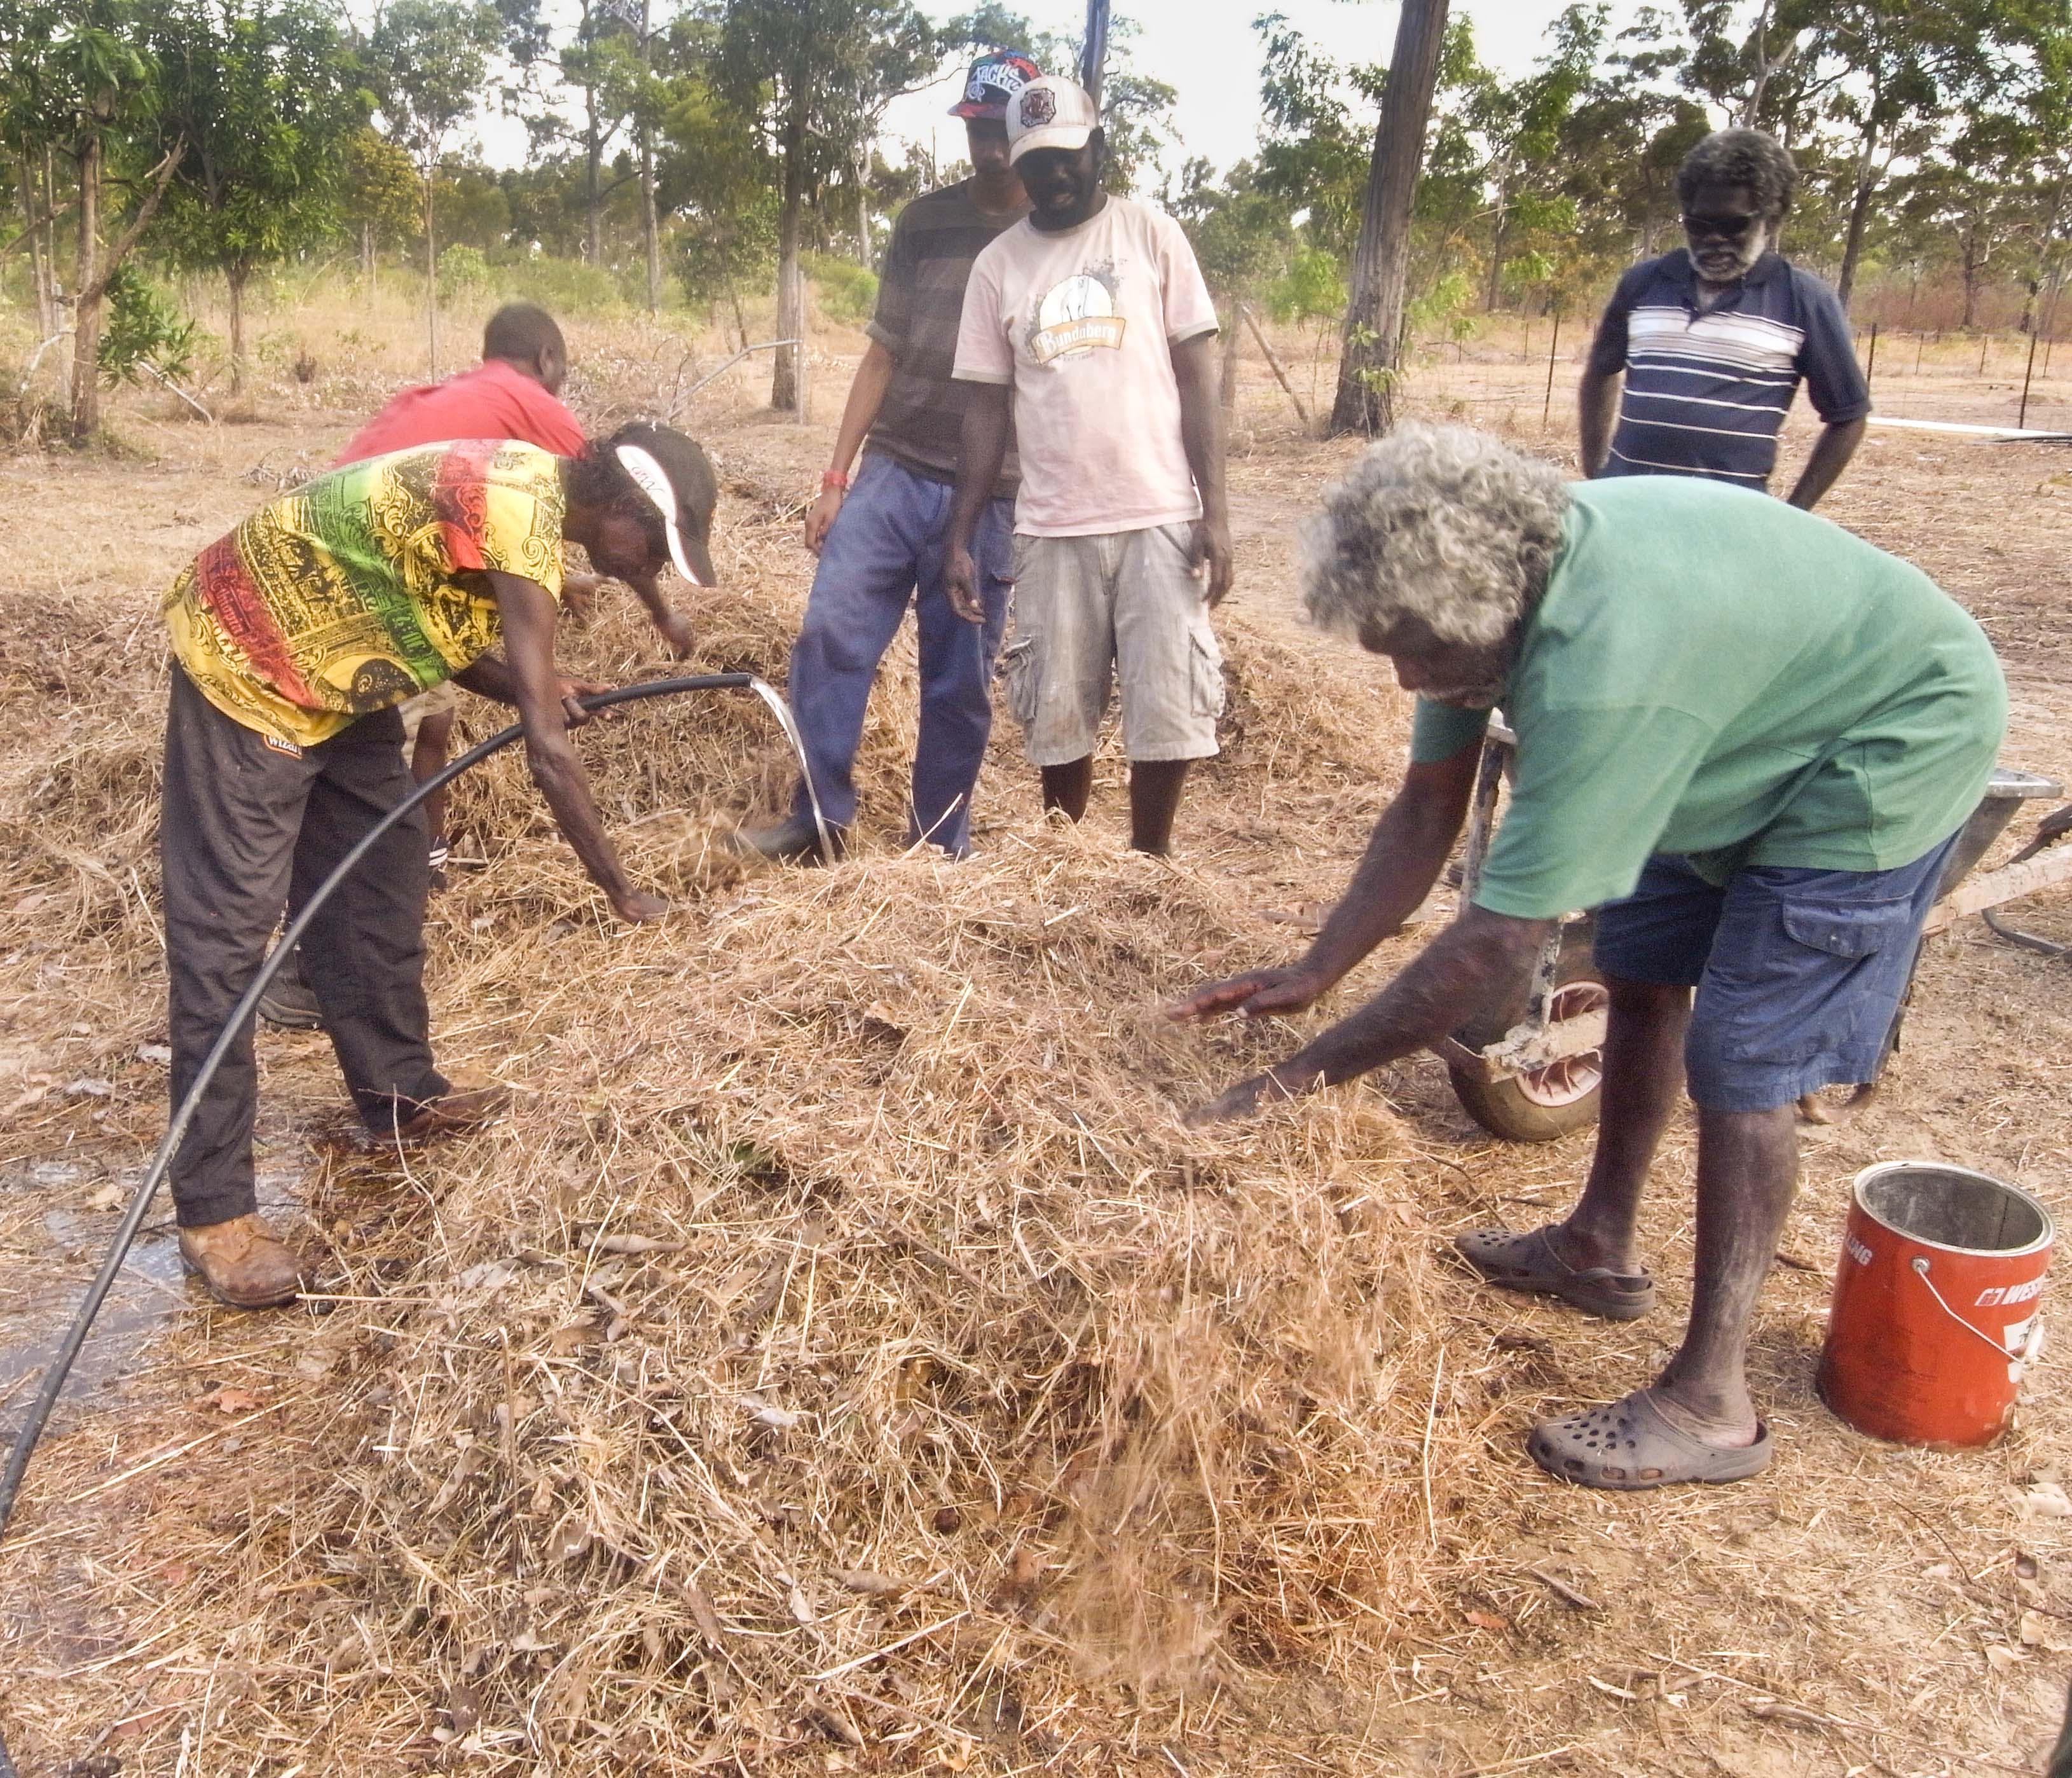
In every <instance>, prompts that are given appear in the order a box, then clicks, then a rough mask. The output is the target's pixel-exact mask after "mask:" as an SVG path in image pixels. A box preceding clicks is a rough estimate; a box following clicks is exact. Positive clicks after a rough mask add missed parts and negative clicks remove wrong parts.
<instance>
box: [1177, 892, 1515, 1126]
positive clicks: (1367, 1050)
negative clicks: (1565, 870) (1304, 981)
mask: <svg viewBox="0 0 2072 1778" xmlns="http://www.w3.org/2000/svg"><path fill="white" fill-rule="evenodd" d="M1553 929H1554V922H1553V921H1552V920H1513V919H1512V918H1511V916H1509V915H1507V914H1493V913H1490V912H1489V911H1488V910H1487V909H1486V908H1474V907H1470V908H1469V909H1468V910H1467V912H1466V913H1464V914H1462V915H1461V917H1460V918H1459V919H1458V920H1455V921H1454V922H1453V924H1452V925H1450V926H1449V927H1448V928H1446V929H1445V932H1441V934H1440V935H1439V936H1438V937H1437V938H1436V939H1434V940H1433V941H1432V943H1431V944H1429V945H1426V946H1425V948H1424V949H1423V950H1422V951H1421V952H1420V953H1418V955H1417V956H1416V957H1415V958H1414V959H1412V961H1411V963H1410V965H1409V966H1408V968H1406V969H1404V972H1403V973H1402V974H1400V975H1399V976H1398V977H1396V979H1395V980H1394V981H1393V982H1390V983H1389V985H1388V986H1387V987H1386V988H1384V989H1383V990H1382V991H1381V992H1380V993H1379V994H1377V995H1375V998H1373V999H1371V1000H1370V1001H1369V1002H1367V1004H1366V1005H1365V1006H1363V1007H1361V1008H1360V1010H1359V1011H1358V1012H1356V1013H1355V1014H1354V1015H1352V1016H1351V1017H1350V1019H1341V1020H1340V1021H1339V1022H1338V1023H1337V1024H1335V1025H1334V1026H1332V1027H1331V1028H1330V1030H1329V1031H1326V1032H1324V1033H1323V1034H1322V1035H1321V1036H1319V1037H1318V1038H1317V1039H1315V1040H1314V1041H1313V1042H1311V1043H1306V1044H1305V1045H1304V1046H1303V1047H1301V1049H1299V1050H1297V1052H1295V1053H1294V1054H1293V1056H1289V1058H1288V1060H1286V1061H1285V1062H1281V1063H1279V1064H1276V1065H1275V1066H1274V1067H1272V1068H1268V1070H1267V1071H1266V1072H1264V1074H1255V1075H1252V1076H1250V1077H1249V1078H1248V1079H1246V1080H1240V1081H1239V1082H1238V1083H1237V1084H1236V1085H1235V1086H1234V1087H1231V1089H1228V1090H1227V1092H1225V1093H1222V1094H1221V1095H1219V1097H1216V1098H1214V1099H1212V1100H1211V1101H1209V1102H1208V1104H1207V1105H1199V1106H1197V1107H1196V1108H1195V1109H1194V1110H1192V1111H1190V1112H1189V1113H1187V1122H1189V1123H1190V1124H1209V1123H1219V1122H1222V1121H1223V1120H1224V1119H1225V1118H1228V1117H1246V1116H1248V1115H1249V1114H1250V1113H1252V1112H1254V1111H1256V1110H1257V1109H1258V1108H1259V1107H1260V1105H1261V1104H1262V1103H1264V1104H1271V1103H1272V1101H1274V1100H1276V1099H1292V1098H1294V1097H1297V1095H1298V1094H1301V1093H1313V1092H1314V1091H1316V1090H1317V1089H1318V1088H1320V1087H1327V1086H1336V1085H1337V1084H1338V1083H1339V1082H1340V1081H1342V1080H1351V1079H1352V1078H1353V1077H1354V1076H1355V1075H1360V1074H1365V1073H1366V1072H1367V1071H1368V1070H1369V1069H1371V1068H1379V1067H1380V1066H1381V1065H1382V1064H1383V1063H1384V1062H1393V1061H1396V1060H1398V1059H1399V1058H1400V1057H1402V1056H1408V1055H1411V1054H1412V1053H1414V1052H1416V1051H1418V1050H1420V1049H1424V1048H1425V1047H1428V1046H1429V1045H1430V1044H1433V1043H1437V1042H1438V1040H1439V1039H1441V1038H1442V1037H1445V1036H1446V1035H1448V1034H1449V1033H1450V1032H1452V1031H1454V1030H1456V1029H1457V1028H1458V1027H1460V1026H1461V1024H1462V1023H1465V1022H1466V1020H1468V1019H1472V1018H1473V1017H1474V1015H1476V1014H1477V1013H1478V1012H1480V1011H1481V1010H1482V1008H1483V1007H1485V1006H1487V1005H1488V1004H1489V1003H1490V1002H1491V1001H1492V1000H1494V998H1496V997H1497V996H1498V994H1501V993H1503V991H1504V990H1505V988H1506V987H1507V986H1510V985H1511V984H1513V983H1515V982H1517V980H1518V979H1519V976H1520V975H1521V974H1522V973H1523V972H1524V971H1525V970H1527V969H1530V968H1531V966H1532V960H1533V958H1534V957H1536V956H1538V955H1539V953H1540V946H1541V945H1544V943H1545V942H1546V940H1547V935H1548V933H1549V932H1552V931H1553Z"/></svg>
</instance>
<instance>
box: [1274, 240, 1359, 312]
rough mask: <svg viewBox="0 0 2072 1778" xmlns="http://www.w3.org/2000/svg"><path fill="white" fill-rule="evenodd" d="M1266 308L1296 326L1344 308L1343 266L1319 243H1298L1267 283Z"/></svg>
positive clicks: (1344, 285)
mask: <svg viewBox="0 0 2072 1778" xmlns="http://www.w3.org/2000/svg"><path fill="white" fill-rule="evenodd" d="M1265 303H1266V307H1267V312H1268V314H1270V315H1272V317H1273V319H1275V320H1276V321H1280V322H1283V323H1286V322H1291V321H1292V322H1293V323H1296V324H1297V325H1298V326H1301V325H1306V324H1307V323H1310V322H1313V321H1327V320H1336V319H1338V317H1339V316H1340V315H1343V314H1344V313H1345V312H1346V277H1345V267H1344V265H1342V264H1341V263H1340V261H1339V260H1338V257H1337V256H1336V255H1335V254H1333V253H1328V252H1326V250H1325V249H1323V248H1322V247H1298V248H1297V249H1296V251H1295V253H1294V257H1293V258H1291V259H1290V260H1289V262H1288V269H1287V270H1285V272H1283V273H1282V274H1281V276H1280V277H1279V278H1276V279H1275V280H1274V281H1273V282H1272V283H1271V284H1270V285H1268V286H1267V290H1266V295H1265Z"/></svg>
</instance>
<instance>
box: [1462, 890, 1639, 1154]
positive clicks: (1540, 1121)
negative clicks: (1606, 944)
mask: <svg viewBox="0 0 2072 1778" xmlns="http://www.w3.org/2000/svg"><path fill="white" fill-rule="evenodd" d="M1554 982H1555V990H1554V997H1553V999H1552V1002H1551V1003H1550V1005H1549V1006H1548V1012H1549V1014H1550V1015H1552V1018H1553V1019H1557V1020H1558V1019H1572V1018H1574V1017H1576V1016H1577V1015H1580V1014H1582V1013H1586V1012H1595V1011H1597V1010H1600V1009H1601V1008H1602V1007H1603V1006H1605V1004H1606V1003H1607V1002H1608V1001H1609V998H1610V997H1609V995H1608V994H1606V993H1605V985H1604V982H1602V981H1601V979H1600V978H1599V977H1598V974H1597V965H1596V962H1595V961H1594V960H1593V958H1592V957H1591V955H1590V923H1589V921H1587V920H1585V921H1582V922H1579V923H1578V924H1575V925H1572V926H1571V927H1569V928H1568V929H1567V930H1566V931H1565V932H1564V934H1563V936H1562V942H1561V957H1560V962H1559V963H1558V964H1557V965H1556V968H1555V972H1554ZM1523 1015H1524V1007H1523V1004H1522V1001H1521V1003H1520V1004H1519V1005H1518V1006H1511V1007H1507V1008H1502V1009H1499V1010H1498V1011H1496V1012H1494V1013H1490V1014H1486V1015H1483V1017H1482V1018H1481V1019H1478V1020H1476V1021H1474V1023H1471V1024H1469V1025H1466V1026H1463V1027H1461V1030H1460V1031H1457V1032H1456V1033H1455V1034H1454V1035H1455V1036H1456V1037H1457V1038H1458V1039H1459V1040H1460V1041H1461V1043H1465V1044H1466V1045H1467V1047H1469V1048H1470V1049H1481V1048H1483V1047H1485V1046H1486V1045H1488V1044H1490V1043H1495V1042H1497V1041H1498V1039H1501V1038H1502V1037H1503V1035H1504V1033H1505V1032H1507V1031H1509V1030H1510V1029H1511V1027H1512V1026H1513V1025H1515V1024H1516V1023H1517V1022H1518V1021H1519V1019H1520V1018H1522V1017H1523ZM1446 1072H1447V1074H1448V1076H1449V1077H1450V1078H1451V1079H1452V1081H1453V1096H1454V1097H1456V1098H1457V1099H1458V1100H1459V1101H1461V1109H1462V1110H1464V1111H1465V1112H1466V1113H1467V1114H1468V1115H1469V1116H1470V1117H1472V1118H1474V1121H1475V1122H1477V1123H1478V1124H1480V1125H1481V1126H1482V1128H1483V1129H1485V1130H1487V1131H1488V1132H1489V1133H1490V1134H1491V1135H1492V1136H1500V1137H1502V1138H1503V1140H1504V1141H1506V1142H1552V1141H1554V1140H1555V1139H1556V1138H1558V1137H1562V1136H1566V1135H1568V1134H1570V1133H1571V1132H1572V1131H1575V1130H1587V1129H1589V1127H1590V1126H1591V1125H1593V1124H1594V1123H1595V1122H1597V1097H1598V1093H1599V1091H1600V1089H1601V1087H1602V1085H1603V1084H1604V1058H1603V1056H1602V1054H1601V1052H1598V1051H1597V1050H1585V1051H1584V1052H1582V1054H1581V1055H1580V1056H1563V1057H1562V1058H1561V1059H1560V1060H1559V1061H1557V1062H1551V1063H1549V1064H1548V1065H1547V1066H1546V1067H1545V1068H1540V1069H1536V1070H1535V1071H1534V1072H1532V1073H1530V1074H1520V1075H1513V1076H1510V1077H1509V1078H1507V1079H1505V1080H1482V1079H1479V1078H1478V1076H1475V1075H1473V1074H1471V1073H1470V1072H1468V1071H1467V1070H1466V1068H1457V1067H1454V1066H1453V1065H1452V1064H1448V1066H1447V1069H1446Z"/></svg>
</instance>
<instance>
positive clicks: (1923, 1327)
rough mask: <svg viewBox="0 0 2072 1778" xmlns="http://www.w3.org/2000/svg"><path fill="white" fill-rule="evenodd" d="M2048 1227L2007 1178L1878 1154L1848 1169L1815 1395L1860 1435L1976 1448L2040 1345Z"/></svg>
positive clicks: (2004, 1419)
mask: <svg viewBox="0 0 2072 1778" xmlns="http://www.w3.org/2000/svg"><path fill="white" fill-rule="evenodd" d="M2055 1233H2056V1230H2055V1229H2054V1228H2053V1225H2052V1223H2051V1220H2050V1212H2049V1211H2048V1210H2046V1209H2045V1208H2043V1206H2042V1205H2041V1204H2039V1203H2038V1202H2037V1200H2035V1199H2034V1198H2033V1197H2031V1196H2029V1193H2027V1192H2025V1191H2023V1190H2021V1187H2018V1186H2012V1185H2009V1184H2008V1183H2006V1182H2005V1181H2004V1180H2001V1179H1994V1178H1993V1177H1992V1175H1990V1174H1986V1173H1975V1172H1973V1171H1971V1169H1970V1168H1968V1167H1942V1166H1940V1165H1938V1164H1936V1163H1932V1162H1927V1161H1888V1162H1886V1163H1884V1164H1883V1165H1882V1166H1879V1167H1866V1168H1864V1171H1862V1172H1860V1173H1859V1174H1858V1175H1856V1192H1855V1202H1854V1203H1853V1204H1851V1206H1850V1208H1849V1221H1848V1229H1847V1231H1846V1232H1845V1233H1844V1235H1843V1237H1842V1260H1841V1266H1840V1271H1839V1272H1838V1273H1837V1274H1836V1279H1835V1301H1834V1306H1833V1307H1832V1309H1831V1311H1829V1314H1828V1317H1827V1344H1826V1346H1825V1347H1824V1348H1823V1350H1822V1352H1821V1354H1820V1373H1819V1388H1820V1398H1821V1399H1822V1400H1823V1401H1825V1402H1826V1403H1827V1406H1829V1407H1831V1408H1832V1409H1833V1410H1835V1412H1836V1414H1840V1416H1841V1417H1842V1418H1844V1420H1846V1421H1848V1422H1849V1424H1850V1425H1851V1426H1854V1427H1856V1430H1858V1431H1860V1432H1868V1433H1869V1434H1871V1435H1872V1436H1873V1438H1890V1439H1893V1440H1895V1441H1896V1442H1897V1443H1901V1444H1908V1445H1987V1444H1991V1443H1992V1442H1993V1440H1994V1439H1996V1438H1998V1437H1999V1436H2000V1434H2001V1433H2002V1432H2004V1431H2005V1430H2007V1423H2008V1418H2009V1417H2010V1416H2011V1415H2012V1414H2013V1412H2014V1404H2015V1396H2016V1392H2017V1391H2018V1390H2019V1389H2020V1388H2021V1379H2022V1373H2023V1371H2024V1370H2025V1368H2026V1367H2027V1366H2028V1365H2029V1364H2032V1363H2033V1362H2034V1361H2035V1359H2036V1356H2037V1353H2038V1352H2040V1351H2041V1348H2042V1340H2043V1322H2042V1319H2041V1315H2039V1314H2038V1313H2037V1307H2038V1301H2039V1299H2041V1296H2042V1294H2043V1280H2044V1274H2045V1272H2046V1271H2047V1270H2049V1265H2050V1244H2051V1241H2052V1240H2053V1237H2054V1236H2055Z"/></svg>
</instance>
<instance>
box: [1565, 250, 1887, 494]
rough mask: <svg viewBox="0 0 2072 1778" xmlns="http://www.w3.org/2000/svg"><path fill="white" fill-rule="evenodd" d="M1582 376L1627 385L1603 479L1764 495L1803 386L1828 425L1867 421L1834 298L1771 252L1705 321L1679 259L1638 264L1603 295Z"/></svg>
mask: <svg viewBox="0 0 2072 1778" xmlns="http://www.w3.org/2000/svg"><path fill="white" fill-rule="evenodd" d="M1590 368H1591V370H1592V371H1593V372H1595V373H1596V374H1597V375H1598V376H1600V377H1615V376H1618V375H1619V374H1620V373H1621V372H1624V374H1625V377H1626V387H1625V389H1624V391H1623V393H1622V395H1621V397H1620V400H1619V421H1618V430H1617V431H1616V432H1615V433H1614V434H1613V435H1612V443H1611V454H1610V455H1609V457H1608V458H1607V459H1605V466H1604V467H1603V469H1602V470H1601V471H1599V473H1600V474H1601V475H1709V476H1712V477H1715V478H1716V479H1719V480H1721V481H1727V482H1734V483H1737V484H1740V485H1741V487H1744V488H1757V489H1762V488H1767V487H1768V485H1769V483H1770V471H1772V470H1773V469H1774V467H1776V465H1777V434H1778V429H1779V428H1780V427H1782V426H1783V424H1784V416H1785V413H1786V410H1788V409H1789V408H1790V405H1791V397H1792V396H1793V394H1794V393H1795V392H1796V390H1797V389H1798V387H1799V384H1800V383H1801V382H1802V381H1803V382H1804V384H1805V385H1806V393H1807V395H1808V397H1811V401H1812V403H1813V406H1814V410H1815V412H1816V413H1818V414H1819V416H1820V418H1822V419H1823V420H1824V421H1826V422H1827V424H1829V425H1830V426H1840V425H1845V424H1847V423H1848V422H1850V421H1852V420H1860V419H1861V418H1864V415H1865V414H1868V413H1869V412H1870V410H1871V396H1870V389H1869V387H1868V385H1867V384H1865V382H1864V375H1863V372H1862V371H1861V370H1860V368H1858V366H1857V364H1856V348H1855V345H1854V344H1853V342H1852V340H1851V339H1850V337H1849V319H1848V315H1845V314H1844V312H1843V309H1842V305H1841V303H1840V299H1839V298H1837V297H1836V294H1835V293H1834V291H1833V290H1830V289H1829V288H1828V287H1827V285H1825V284H1823V282H1821V281H1820V280H1819V278H1815V277H1814V276H1813V274H1811V272H1803V271H1801V270H1799V268H1798V267H1797V266H1795V265H1792V264H1791V263H1790V261H1787V260H1786V259H1784V258H1782V257H1781V256H1779V255H1778V254H1776V253H1765V254H1764V255H1763V256H1762V258H1760V259H1758V260H1757V261H1756V262H1755V264H1754V265H1752V266H1751V267H1749V270H1748V272H1747V274H1746V275H1745V276H1744V277H1743V278H1742V279H1741V282H1740V283H1739V284H1737V285H1736V286H1734V287H1733V289H1731V290H1729V291H1727V292H1726V294H1725V295H1723V296H1721V297H1720V298H1719V300H1718V301H1717V302H1716V303H1713V304H1712V307H1709V308H1708V309H1705V310H1704V311H1703V312H1700V309H1699V307H1698V281H1697V275H1696V272H1695V270H1693V268H1692V264H1691V256H1690V254H1689V253H1688V252H1686V251H1685V250H1684V249H1683V248H1681V247H1679V248H1678V249H1676V251H1675V253H1664V254H1663V256H1662V257H1660V258H1659V259H1649V260H1643V261H1642V262H1641V263H1640V264H1639V265H1636V266H1634V268H1633V269H1632V270H1630V271H1629V272H1628V273H1627V274H1626V276H1625V277H1623V278H1621V279H1620V280H1619V282H1618V289H1617V290H1614V292H1613V293H1612V299H1611V302H1610V303H1609V305H1608V306H1607V307H1605V314H1604V319H1602V320H1601V322H1599V323H1597V339H1596V340H1595V342H1594V343H1593V344H1592V346H1591V348H1590Z"/></svg>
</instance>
